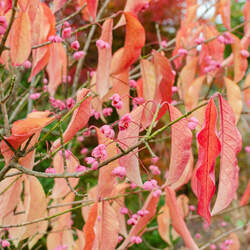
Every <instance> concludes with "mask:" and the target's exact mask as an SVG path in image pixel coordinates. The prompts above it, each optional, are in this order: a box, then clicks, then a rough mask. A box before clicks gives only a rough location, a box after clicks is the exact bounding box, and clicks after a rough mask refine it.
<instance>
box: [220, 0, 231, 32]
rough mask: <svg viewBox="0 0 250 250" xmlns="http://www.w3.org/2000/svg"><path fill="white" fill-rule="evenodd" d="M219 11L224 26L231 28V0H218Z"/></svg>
mask: <svg viewBox="0 0 250 250" xmlns="http://www.w3.org/2000/svg"><path fill="white" fill-rule="evenodd" d="M219 13H220V15H221V18H222V21H223V24H224V26H225V27H226V28H227V29H228V30H230V29H231V1H230V0H220V1H219Z"/></svg>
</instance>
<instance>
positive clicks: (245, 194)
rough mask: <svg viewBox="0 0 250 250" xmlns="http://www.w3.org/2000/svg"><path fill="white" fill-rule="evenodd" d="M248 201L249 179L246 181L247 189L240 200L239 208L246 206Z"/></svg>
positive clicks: (249, 194) (249, 193)
mask: <svg viewBox="0 0 250 250" xmlns="http://www.w3.org/2000/svg"><path fill="white" fill-rule="evenodd" d="M249 199H250V179H249V181H248V185H247V188H246V190H245V192H244V194H243V196H242V197H241V199H240V205H241V206H244V205H247V203H248V200H249Z"/></svg>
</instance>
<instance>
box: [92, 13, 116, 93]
mask: <svg viewBox="0 0 250 250" xmlns="http://www.w3.org/2000/svg"><path fill="white" fill-rule="evenodd" d="M112 28H113V19H111V18H110V19H107V20H106V21H105V22H104V24H103V25H102V34H101V37H100V39H101V40H103V41H104V42H106V43H108V44H109V46H110V47H109V48H100V47H98V65H97V71H96V92H97V94H98V95H99V97H100V98H102V97H103V96H105V95H106V94H107V93H108V91H109V87H110V84H109V73H110V67H111V60H112V39H113V38H112Z"/></svg>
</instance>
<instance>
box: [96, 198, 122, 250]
mask: <svg viewBox="0 0 250 250" xmlns="http://www.w3.org/2000/svg"><path fill="white" fill-rule="evenodd" d="M98 217H99V218H100V220H97V228H98V231H97V235H98V249H100V250H106V249H115V246H116V245H117V243H118V232H119V223H118V218H117V215H116V213H115V210H114V209H113V208H112V207H111V206H110V205H109V201H102V203H101V209H100V210H99V214H98Z"/></svg>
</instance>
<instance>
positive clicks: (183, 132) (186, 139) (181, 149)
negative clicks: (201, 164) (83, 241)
mask: <svg viewBox="0 0 250 250" xmlns="http://www.w3.org/2000/svg"><path fill="white" fill-rule="evenodd" d="M168 109H169V116H170V121H174V120H176V119H178V118H179V117H180V116H182V113H181V112H180V111H179V110H178V109H177V108H175V107H174V106H172V105H171V104H168ZM191 157H192V132H191V130H190V129H189V128H188V120H187V119H186V118H183V119H181V120H180V121H178V122H177V123H175V124H173V125H172V126H171V158H170V166H169V172H168V178H167V180H166V184H167V185H171V184H174V183H175V182H177V181H178V180H179V178H180V177H181V176H182V174H183V172H184V170H185V168H186V166H187V165H188V162H189V159H190V158H191Z"/></svg>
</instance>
